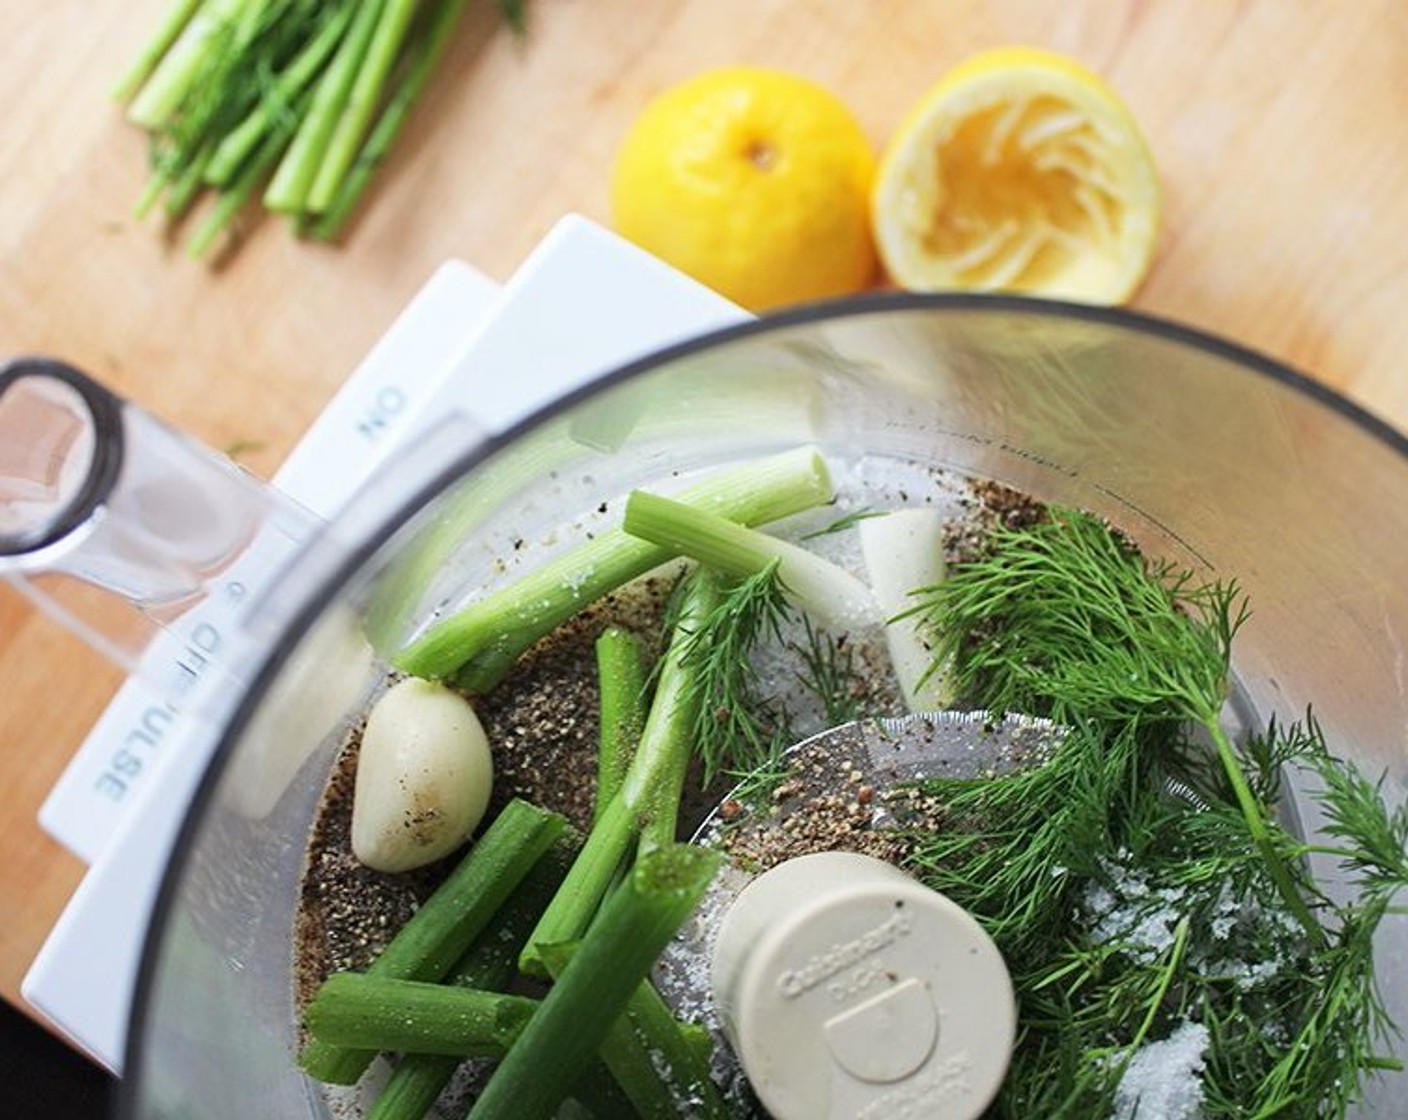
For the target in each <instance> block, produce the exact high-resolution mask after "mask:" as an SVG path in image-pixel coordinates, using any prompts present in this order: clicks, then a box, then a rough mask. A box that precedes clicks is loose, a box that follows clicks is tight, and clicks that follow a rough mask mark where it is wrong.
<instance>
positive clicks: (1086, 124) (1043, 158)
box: [872, 47, 1160, 304]
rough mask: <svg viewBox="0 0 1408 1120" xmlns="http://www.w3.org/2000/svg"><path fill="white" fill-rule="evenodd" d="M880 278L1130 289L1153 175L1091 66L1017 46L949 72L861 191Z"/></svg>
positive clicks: (1066, 293) (1001, 286) (1102, 294)
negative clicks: (868, 207) (868, 199)
mask: <svg viewBox="0 0 1408 1120" xmlns="http://www.w3.org/2000/svg"><path fill="white" fill-rule="evenodd" d="M872 206H873V210H872V213H873V220H874V226H875V240H876V244H877V246H878V248H879V251H880V257H881V260H882V261H883V262H884V265H885V268H886V270H887V271H888V272H889V274H890V278H891V279H892V280H894V282H895V283H896V284H898V285H899V286H901V287H903V288H909V289H915V290H921V291H931V290H943V289H972V290H980V291H1012V292H1023V293H1027V294H1029V295H1036V296H1045V297H1049V298H1060V299H1070V300H1076V301H1081V302H1085V303H1096V304H1114V303H1120V302H1123V301H1124V300H1126V299H1128V298H1129V296H1130V295H1131V294H1132V293H1133V292H1134V290H1135V288H1137V287H1138V285H1139V282H1140V281H1141V280H1142V279H1143V278H1144V274H1145V273H1146V272H1147V270H1148V268H1149V264H1150V262H1151V260H1152V259H1153V256H1154V250H1155V246H1156V243H1157V240H1158V227H1159V209H1160V202H1159V180H1158V174H1157V171H1156V169H1155V166H1154V160H1153V158H1152V156H1151V155H1150V153H1149V148H1148V146H1147V144H1146V143H1145V141H1144V138H1143V135H1142V134H1141V132H1140V130H1139V126H1138V124H1137V123H1136V122H1135V120H1134V117H1133V115H1132V114H1131V113H1130V111H1129V109H1128V108H1127V107H1126V106H1125V105H1124V103H1123V102H1122V101H1121V100H1120V98H1119V97H1118V96H1117V95H1116V94H1115V92H1114V91H1113V90H1111V89H1110V88H1109V87H1108V86H1107V85H1106V84H1105V83H1104V82H1103V81H1101V80H1100V79H1099V78H1098V77H1097V76H1096V75H1095V74H1093V73H1091V72H1090V71H1089V70H1087V69H1085V68H1084V67H1083V66H1081V65H1080V64H1078V63H1076V62H1074V61H1073V60H1071V59H1069V58H1066V57H1065V56H1063V55H1060V54H1055V53H1052V52H1050V51H1043V50H1036V49H1033V48H1028V47H1002V48H998V49H995V50H990V51H985V52H983V53H982V54H979V55H977V56H975V57H973V58H971V59H969V60H968V61H967V62H965V63H963V64H962V65H960V66H958V67H956V68H955V69H954V70H952V71H950V72H949V73H948V74H947V75H945V76H944V77H943V79H942V80H941V81H940V82H939V83H938V84H937V85H936V86H935V87H934V88H933V89H932V90H930V91H929V93H928V94H926V95H925V97H924V98H923V99H922V100H921V101H920V103H919V104H918V105H917V106H916V107H915V109H914V110H913V111H912V112H911V114H910V115H909V117H908V118H907V119H906V120H905V122H904V123H903V125H902V126H901V127H900V128H899V129H898V130H897V132H896V133H895V135H894V137H893V138H892V139H891V141H890V143H889V145H888V146H887V147H886V149H885V152H884V154H883V155H882V157H881V160H880V168H879V171H878V172H877V174H876V179H875V190H874V195H873V200H872Z"/></svg>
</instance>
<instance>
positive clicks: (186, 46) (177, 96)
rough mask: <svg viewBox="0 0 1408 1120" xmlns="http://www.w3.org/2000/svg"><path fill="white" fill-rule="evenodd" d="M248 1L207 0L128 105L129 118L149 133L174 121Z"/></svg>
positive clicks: (171, 44) (164, 53)
mask: <svg viewBox="0 0 1408 1120" xmlns="http://www.w3.org/2000/svg"><path fill="white" fill-rule="evenodd" d="M247 2H248V0H205V2H203V3H201V4H200V5H199V7H198V10H196V11H193V12H191V13H189V14H188V16H187V18H186V19H185V20H184V21H182V25H181V28H180V31H179V33H178V34H177V35H176V36H175V38H174V40H173V41H172V42H171V43H170V44H169V45H168V46H167V48H166V50H164V51H163V52H162V55H161V58H160V60H159V61H158V62H156V63H155V65H152V66H149V69H148V76H147V79H146V81H145V82H143V83H142V85H141V87H140V89H138V90H137V91H136V93H135V95H134V96H133V97H132V98H131V100H130V101H129V103H128V106H127V119H128V120H129V121H131V122H132V123H133V124H135V125H137V126H139V127H140V128H144V129H146V130H147V131H149V132H155V131H158V130H160V129H162V128H165V127H166V125H167V124H168V123H169V122H170V121H171V119H172V117H173V116H174V115H175V113H176V111H177V110H178V108H179V107H180V105H181V101H182V99H183V98H185V96H186V95H187V93H188V92H189V91H190V89H191V87H192V86H193V85H194V84H196V83H197V82H199V81H200V80H201V75H202V73H203V72H204V71H205V69H206V67H208V66H209V65H211V62H212V59H213V57H214V56H215V55H216V54H217V53H218V52H219V51H220V49H221V36H222V35H223V34H224V33H225V32H226V31H227V30H228V29H229V28H230V27H232V26H233V25H234V23H235V21H236V19H237V18H238V16H239V13H240V10H241V8H242V7H243V6H244V5H245V4H246V3H247Z"/></svg>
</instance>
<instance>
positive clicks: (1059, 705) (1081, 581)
mask: <svg viewBox="0 0 1408 1120" xmlns="http://www.w3.org/2000/svg"><path fill="white" fill-rule="evenodd" d="M919 604H920V605H919V606H918V607H917V608H916V612H922V614H923V617H924V618H925V620H926V622H927V623H928V624H929V625H930V626H931V627H932V628H933V631H934V633H935V634H936V635H937V636H938V637H939V641H938V649H937V651H936V653H937V657H938V658H939V659H947V660H948V661H949V663H950V671H951V672H952V673H953V674H954V679H955V680H956V681H957V682H958V684H959V687H960V692H961V694H962V695H963V697H964V698H965V699H966V700H968V701H969V702H971V703H973V704H974V705H975V706H979V707H987V708H991V709H994V710H1016V711H1026V712H1030V713H1032V714H1041V715H1046V716H1049V717H1051V718H1054V719H1056V720H1058V721H1059V722H1061V723H1063V724H1065V725H1066V726H1067V727H1068V728H1069V732H1068V734H1067V735H1066V737H1065V738H1064V739H1063V740H1062V741H1061V742H1060V743H1059V744H1058V746H1057V747H1056V748H1055V749H1054V751H1053V752H1052V753H1051V755H1050V757H1049V758H1047V759H1046V760H1044V761H1042V762H1041V763H1040V764H1038V765H1035V766H1032V767H1030V768H1027V769H1023V770H1017V771H1012V772H1008V773H1004V774H1001V775H998V776H996V777H990V778H982V779H966V780H958V779H948V780H943V781H930V782H926V783H923V784H922V788H923V790H924V791H925V793H926V794H927V796H928V799H929V800H931V801H932V802H934V803H937V805H938V806H939V807H940V811H941V813H942V815H943V816H942V819H943V822H944V827H942V828H941V829H939V830H937V831H932V832H931V831H925V832H924V833H921V834H916V835H911V836H910V838H909V839H910V843H911V853H912V854H911V857H910V868H911V870H912V871H913V872H914V873H915V874H916V875H917V876H918V877H919V878H921V879H922V880H923V881H924V882H926V883H928V884H929V885H931V886H933V887H935V888H936V889H939V890H941V891H943V892H944V893H945V894H947V895H948V896H949V897H950V898H952V899H953V900H954V901H955V902H957V903H958V904H959V905H961V906H964V907H966V908H968V909H969V910H970V911H971V912H973V913H974V914H975V915H976V916H977V917H978V918H979V920H980V921H982V922H983V923H984V925H985V927H986V928H987V929H988V930H989V932H990V933H991V934H992V935H993V937H994V939H995V940H996V942H997V944H998V946H999V948H1000V949H1001V950H1002V952H1003V954H1004V956H1005V958H1006V959H1007V961H1008V965H1009V968H1010V969H1011V971H1012V974H1013V980H1014V984H1015V986H1016V989H1017V992H1018V998H1019V1005H1020V1036H1019V1040H1018V1046H1017V1048H1016V1051H1015V1053H1014V1057H1013V1064H1012V1068H1011V1072H1010V1073H1009V1076H1008V1079H1007V1082H1006V1084H1005V1086H1004V1088H1003V1091H1002V1094H1001V1096H1000V1097H999V1099H998V1101H997V1102H996V1103H995V1105H994V1106H993V1108H992V1110H991V1114H992V1115H994V1116H1002V1117H1014V1118H1015V1117H1029V1116H1073V1117H1077V1116H1079V1117H1084V1116H1097V1115H1118V1116H1127V1115H1144V1114H1145V1113H1146V1112H1148V1110H1149V1109H1150V1108H1152V1107H1155V1105H1154V1103H1153V1102H1150V1101H1147V1100H1146V1101H1144V1102H1143V1103H1142V1105H1141V1104H1140V1103H1139V1099H1138V1096H1137V1094H1138V1088H1137V1078H1136V1079H1135V1083H1136V1084H1135V1086H1131V1084H1130V1083H1128V1082H1126V1080H1125V1076H1126V1074H1127V1073H1128V1072H1129V1071H1131V1070H1133V1069H1134V1068H1135V1065H1136V1058H1137V1057H1138V1056H1139V1055H1140V1054H1142V1053H1144V1052H1145V1051H1146V1048H1148V1047H1151V1046H1156V1045H1160V1044H1162V1043H1164V1042H1166V1041H1167V1040H1169V1039H1171V1038H1172V1037H1173V1036H1174V1034H1175V1033H1176V1032H1178V1031H1180V1030H1185V1029H1189V1028H1190V1027H1191V1029H1193V1030H1196V1031H1199V1032H1204V1033H1203V1034H1200V1035H1198V1036H1197V1037H1199V1038H1205V1039H1206V1043H1205V1046H1204V1049H1203V1052H1202V1055H1201V1059H1200V1061H1201V1063H1202V1069H1201V1073H1200V1075H1199V1085H1200V1092H1201V1094H1202V1101H1201V1110H1200V1113H1199V1114H1200V1115H1201V1116H1205V1117H1234V1116H1235V1117H1272V1116H1276V1117H1321V1116H1342V1115H1343V1114H1344V1111H1345V1109H1346V1108H1347V1107H1348V1105H1349V1104H1350V1102H1352V1101H1353V1100H1354V1099H1355V1098H1356V1097H1357V1096H1358V1094H1359V1092H1360V1090H1361V1088H1362V1084H1363V1081H1364V1078H1365V1077H1367V1076H1368V1075H1369V1074H1370V1073H1371V1072H1372V1071H1374V1070H1376V1069H1379V1068H1384V1067H1389V1066H1394V1065H1395V1064H1396V1063H1394V1062H1392V1061H1390V1060H1387V1059H1385V1058H1383V1057H1382V1056H1381V1055H1380V1047H1381V1046H1382V1044H1383V1042H1384V1040H1385V1037H1386V1035H1387V1034H1388V1032H1389V1031H1390V1029H1391V1024H1390V1023H1389V1022H1388V1018H1387V1016H1386V1014H1385V1010H1384V1007H1383V1004H1382V1002H1381V1000H1380V998H1379V995H1378V992H1377V989H1376V987H1375V983H1374V956H1373V936H1374V931H1375V929H1376V928H1377V926H1378V924H1379V922H1380V920H1381V919H1382V917H1383V916H1384V914H1385V913H1387V912H1388V911H1389V909H1390V905H1391V903H1390V900H1391V899H1392V898H1393V897H1394V895H1395V894H1396V893H1397V892H1398V891H1400V890H1402V889H1403V888H1404V887H1405V886H1408V855H1405V850H1406V849H1405V845H1408V808H1405V807H1400V808H1399V809H1397V810H1395V811H1390V810H1389V809H1388V808H1387V807H1386V806H1385V804H1384V801H1383V798H1382V796H1381V794H1382V790H1381V788H1380V785H1379V784H1376V783H1374V782H1373V781H1371V780H1370V779H1368V778H1367V777H1366V776H1364V775H1363V774H1361V773H1360V772H1359V771H1358V770H1357V769H1355V768H1354V767H1353V766H1351V765H1350V764H1348V763H1345V762H1343V761H1341V760H1339V759H1337V758H1335V757H1334V756H1333V755H1331V753H1330V751H1329V750H1328V748H1327V746H1326V744H1325V741H1324V738H1323V735H1322V734H1321V731H1320V728H1319V727H1318V725H1317V724H1316V723H1315V721H1314V719H1313V718H1312V717H1310V716H1309V715H1307V717H1306V720H1305V722H1304V723H1302V724H1290V725H1283V724H1280V723H1278V722H1275V721H1273V722H1271V723H1270V724H1269V726H1268V727H1267V728H1266V730H1265V731H1264V732H1262V733H1261V734H1258V735H1253V736H1250V737H1248V739H1247V740H1246V742H1243V743H1238V744H1235V745H1234V744H1233V743H1232V742H1231V741H1230V740H1229V738H1228V736H1227V735H1226V733H1225V732H1224V731H1223V729H1222V728H1221V727H1220V725H1218V723H1217V714H1218V712H1219V711H1220V709H1221V706H1222V702H1223V700H1224V699H1225V697H1226V694H1227V690H1228V679H1229V666H1230V657H1231V644H1232V640H1233V637H1234V636H1235V634H1236V632H1237V630H1238V628H1239V627H1240V626H1241V624H1242V622H1243V621H1244V620H1245V618H1246V617H1247V607H1246V604H1245V603H1244V602H1243V601H1242V599H1241V596H1240V594H1239V593H1238V592H1237V590H1236V587H1235V585H1231V584H1217V583H1213V584H1202V583H1199V582H1198V581H1197V580H1195V579H1194V577H1193V576H1192V574H1191V573H1188V572H1185V571H1180V570H1177V569H1175V568H1173V567H1172V566H1169V565H1165V564H1156V563H1149V562H1147V561H1145V560H1144V559H1143V558H1142V557H1141V556H1140V555H1139V554H1138V553H1137V552H1136V551H1135V550H1134V549H1133V548H1131V547H1130V546H1129V545H1128V543H1127V542H1125V541H1124V540H1123V539H1121V538H1120V537H1119V536H1118V535H1117V534H1115V533H1114V532H1113V531H1112V530H1111V529H1110V528H1109V527H1108V526H1106V525H1104V524H1103V523H1101V522H1099V521H1098V520H1097V519H1095V518H1093V517H1090V516H1089V515H1086V514H1081V513H1076V512H1072V511H1065V510H1054V511H1051V515H1050V517H1049V518H1048V519H1046V520H1044V521H1042V522H1041V523H1039V524H1037V525H1033V526H1027V527H1024V528H1017V529H1012V528H1006V527H1003V528H998V529H997V530H995V533H994V536H993V538H992V540H991V542H990V548H988V550H987V551H985V552H984V553H983V554H982V555H981V556H979V557H978V558H976V559H973V560H971V561H968V562H965V563H964V564H962V565H958V566H955V568H953V569H952V570H951V572H950V575H949V580H948V582H947V583H945V584H944V585H942V586H941V587H937V588H930V589H925V590H924V591H923V592H922V593H921V594H920V596H919ZM1292 774H1294V775H1295V776H1297V777H1298V778H1307V777H1308V778H1311V779H1313V782H1314V785H1313V789H1312V790H1311V792H1310V797H1311V798H1312V799H1313V800H1315V801H1316V802H1317V803H1318V805H1319V808H1320V809H1321V811H1322V813H1323V816H1324V817H1325V819H1326V822H1327V823H1326V825H1325V826H1324V827H1323V829H1322V833H1323V835H1322V836H1321V837H1319V838H1317V842H1316V843H1314V844H1307V843H1305V842H1303V841H1302V840H1300V839H1299V838H1298V837H1296V836H1293V835H1291V834H1290V833H1289V832H1288V831H1287V830H1286V829H1285V828H1284V827H1283V826H1282V825H1281V824H1280V823H1279V821H1278V820H1277V818H1276V816H1275V814H1274V811H1273V810H1274V806H1275V803H1276V799H1277V798H1278V797H1280V796H1281V790H1282V784H1283V781H1285V780H1288V777H1289V775H1292ZM1312 853H1319V854H1321V855H1325V856H1329V857H1330V858H1331V859H1333V860H1335V861H1337V862H1338V864H1339V868H1340V870H1341V872H1342V873H1343V874H1344V875H1345V876H1346V878H1347V879H1348V881H1349V883H1350V885H1351V886H1352V887H1354V888H1356V890H1355V894H1356V897H1354V898H1353V899H1352V900H1351V901H1349V902H1337V901H1335V900H1333V899H1331V898H1330V897H1328V896H1327V895H1326V894H1325V893H1323V892H1322V891H1321V890H1320V888H1319V887H1318V885H1317V884H1316V882H1315V881H1314V880H1313V879H1312V877H1311V874H1310V871H1309V868H1308V865H1307V861H1306V857H1307V856H1309V855H1310V854H1312ZM1321 919H1323V921H1322V920H1321ZM1136 1108H1138V1109H1140V1110H1139V1111H1134V1109H1136Z"/></svg>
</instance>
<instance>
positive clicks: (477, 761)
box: [352, 678, 494, 872]
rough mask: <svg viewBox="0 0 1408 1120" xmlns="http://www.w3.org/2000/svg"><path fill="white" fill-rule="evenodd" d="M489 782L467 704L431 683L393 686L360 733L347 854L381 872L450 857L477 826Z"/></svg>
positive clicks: (484, 746)
mask: <svg viewBox="0 0 1408 1120" xmlns="http://www.w3.org/2000/svg"><path fill="white" fill-rule="evenodd" d="M493 777H494V773H493V759H492V756H491V755H490V752H489V740H488V737H487V736H486V735H485V733H484V727H483V725H482V724H481V723H480V722H479V717H478V716H477V715H475V712H474V708H473V707H472V706H471V705H470V704H469V702H468V701H467V700H465V699H464V697H462V696H460V695H459V694H458V693H456V692H454V691H452V690H451V689H448V688H446V687H445V686H444V685H440V684H436V683H434V682H431V681H426V680H419V679H416V678H411V679H408V680H403V681H399V682H398V683H396V684H394V685H392V687H391V688H389V689H388V690H387V691H386V692H385V693H383V694H382V696H381V698H380V699H379V700H377V702H376V703H375V704H374V705H373V706H372V709H371V712H370V713H369V715H368V717H367V723H366V727H365V729H364V730H363V732H362V746H361V752H360V755H359V756H358V762H357V781H356V786H355V789H354V791H353V795H352V852H353V854H354V855H355V856H356V857H357V859H358V860H360V861H361V862H362V863H364V864H365V865H366V866H368V867H370V868H372V869H373V870H376V871H387V872H396V871H409V870H412V869H413V868H417V867H423V866H425V865H426V864H429V863H433V862H434V861H435V860H437V859H440V858H441V857H442V856H446V855H448V854H449V853H450V852H452V851H454V850H455V848H457V847H458V846H459V845H460V844H462V843H463V842H464V841H465V840H467V839H468V838H469V836H470V835H471V834H472V833H473V832H474V829H475V828H476V827H477V826H478V824H479V822H480V820H481V819H483V816H484V811H485V810H486V809H487V808H488V805H489V793H490V790H491V789H492V787H493Z"/></svg>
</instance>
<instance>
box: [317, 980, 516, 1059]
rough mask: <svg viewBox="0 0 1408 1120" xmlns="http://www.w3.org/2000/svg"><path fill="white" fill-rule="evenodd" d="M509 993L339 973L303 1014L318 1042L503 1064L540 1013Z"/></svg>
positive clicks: (319, 991)
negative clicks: (525, 1029)
mask: <svg viewBox="0 0 1408 1120" xmlns="http://www.w3.org/2000/svg"><path fill="white" fill-rule="evenodd" d="M537 1006H538V1004H537V1001H536V1000H532V999H528V998H527V997H525V996H515V995H506V994H504V993H502V992H483V991H477V990H475V989H472V988H457V987H450V986H448V985H445V984H434V983H426V982H425V981H420V980H394V979H388V978H387V977H384V976H373V975H369V974H366V973H357V972H340V973H334V974H333V975H331V976H329V977H328V978H327V979H326V980H324V981H323V984H322V986H321V987H320V988H319V989H318V994H317V995H316V996H314V997H313V999H312V1001H311V1002H310V1003H309V1004H308V1008H307V1010H306V1011H305V1013H304V1020H305V1022H306V1023H307V1025H308V1029H309V1030H310V1031H311V1032H312V1033H313V1036H314V1037H315V1038H317V1039H319V1040H321V1041H322V1042H324V1043H327V1044H329V1045H332V1046H337V1047H341V1048H343V1049H346V1050H351V1051H357V1050H388V1051H392V1052H398V1053H399V1052H406V1053H411V1054H444V1055H450V1056H458V1057H466V1058H501V1057H503V1055H504V1054H506V1053H507V1052H508V1049H509V1047H510V1046H512V1045H513V1042H514V1040H515V1039H517V1038H518V1036H519V1035H520V1034H521V1033H522V1031H523V1027H524V1025H525V1024H526V1023H527V1022H528V1020H529V1019H530V1018H531V1017H532V1015H533V1012H534V1011H535V1010H537Z"/></svg>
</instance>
